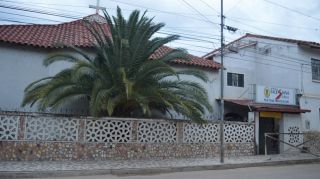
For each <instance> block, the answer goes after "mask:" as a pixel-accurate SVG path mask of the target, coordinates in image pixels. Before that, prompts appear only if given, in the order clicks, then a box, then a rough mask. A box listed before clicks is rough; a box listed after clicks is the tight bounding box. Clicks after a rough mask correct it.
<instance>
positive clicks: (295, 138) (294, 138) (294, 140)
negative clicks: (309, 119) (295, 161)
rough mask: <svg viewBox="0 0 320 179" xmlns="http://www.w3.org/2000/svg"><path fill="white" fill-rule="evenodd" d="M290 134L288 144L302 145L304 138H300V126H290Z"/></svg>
mask: <svg viewBox="0 0 320 179" xmlns="http://www.w3.org/2000/svg"><path fill="white" fill-rule="evenodd" d="M287 132H288V133H291V134H289V137H288V142H289V143H291V144H295V145H297V144H300V143H301V142H302V140H303V139H302V136H300V135H299V134H298V133H300V128H299V127H298V126H290V127H288V131H287Z"/></svg>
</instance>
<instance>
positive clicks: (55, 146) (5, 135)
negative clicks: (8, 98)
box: [0, 113, 255, 161]
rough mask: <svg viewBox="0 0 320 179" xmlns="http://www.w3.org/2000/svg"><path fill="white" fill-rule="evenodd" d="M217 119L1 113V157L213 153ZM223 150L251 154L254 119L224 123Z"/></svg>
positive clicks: (54, 158) (38, 158)
mask: <svg viewBox="0 0 320 179" xmlns="http://www.w3.org/2000/svg"><path fill="white" fill-rule="evenodd" d="M219 139H220V137H219V124H218V123H215V122H209V123H206V124H202V125H201V124H196V123H192V122H190V121H182V120H163V119H133V118H97V119H95V118H91V117H85V118H84V117H71V116H69V117H65V116H56V115H42V114H18V113H16V114H15V113H13V114H12V113H11V114H0V161H43V160H46V161H61V160H128V159H150V158H157V159H166V158H190V157H215V156H218V155H219V146H220V141H219ZM224 142H225V155H226V156H246V155H254V153H255V146H254V125H253V124H248V123H239V122H236V123H231V122H228V123H225V124H224Z"/></svg>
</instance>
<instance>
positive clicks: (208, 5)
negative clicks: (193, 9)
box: [200, 0, 220, 14]
mask: <svg viewBox="0 0 320 179" xmlns="http://www.w3.org/2000/svg"><path fill="white" fill-rule="evenodd" d="M200 1H201V2H202V3H203V4H205V5H206V6H207V7H209V8H210V9H212V10H213V11H215V12H216V13H218V14H219V13H220V12H219V11H218V10H216V9H215V8H214V7H212V6H211V5H210V4H208V3H207V2H205V1H203V0H200Z"/></svg>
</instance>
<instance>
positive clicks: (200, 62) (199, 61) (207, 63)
mask: <svg viewBox="0 0 320 179" xmlns="http://www.w3.org/2000/svg"><path fill="white" fill-rule="evenodd" d="M171 50H172V48H170V47H167V46H163V47H162V48H160V49H158V50H157V51H156V52H155V53H154V54H153V55H152V56H151V58H160V57H162V56H163V55H164V54H166V53H168V52H170V51H171ZM188 58H189V59H190V61H186V60H175V61H173V63H175V64H183V65H191V66H198V67H204V68H211V69H219V68H220V63H217V62H215V61H213V60H207V59H204V58H200V57H197V56H194V55H191V54H189V55H188Z"/></svg>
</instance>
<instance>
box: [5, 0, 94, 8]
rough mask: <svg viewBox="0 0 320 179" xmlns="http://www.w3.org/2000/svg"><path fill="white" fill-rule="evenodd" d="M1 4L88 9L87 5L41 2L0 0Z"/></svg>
mask: <svg viewBox="0 0 320 179" xmlns="http://www.w3.org/2000/svg"><path fill="white" fill-rule="evenodd" d="M0 1H3V2H10V3H19V4H30V5H34V4H42V5H52V6H70V7H83V8H88V6H87V5H71V4H56V3H54V4H53V3H41V2H31V1H27V2H21V1H19V2H17V1H10V0H0Z"/></svg>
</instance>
